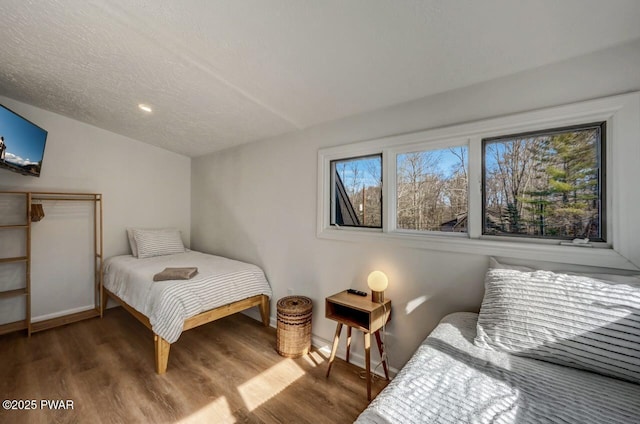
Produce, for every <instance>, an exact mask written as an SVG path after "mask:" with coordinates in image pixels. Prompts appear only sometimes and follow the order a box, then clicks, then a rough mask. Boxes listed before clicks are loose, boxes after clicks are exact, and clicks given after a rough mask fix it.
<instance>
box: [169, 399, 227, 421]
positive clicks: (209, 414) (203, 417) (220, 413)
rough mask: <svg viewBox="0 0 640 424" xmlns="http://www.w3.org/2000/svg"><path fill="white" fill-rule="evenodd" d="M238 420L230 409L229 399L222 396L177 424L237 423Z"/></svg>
mask: <svg viewBox="0 0 640 424" xmlns="http://www.w3.org/2000/svg"><path fill="white" fill-rule="evenodd" d="M235 422H236V419H235V417H234V416H233V413H232V412H231V409H230V408H229V402H227V398H226V397H224V396H222V397H219V398H218V399H216V400H214V401H213V402H211V403H209V404H207V405H205V406H204V407H202V408H200V409H199V410H197V411H196V412H194V413H193V414H191V415H189V416H188V417H185V418H183V419H181V420H180V421H177V422H176V424H196V423H224V424H232V423H235Z"/></svg>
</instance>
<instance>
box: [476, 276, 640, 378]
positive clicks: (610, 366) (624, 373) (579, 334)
mask: <svg viewBox="0 0 640 424" xmlns="http://www.w3.org/2000/svg"><path fill="white" fill-rule="evenodd" d="M602 275H605V274H600V276H602ZM625 278H627V279H631V278H632V277H625ZM474 343H475V344H476V346H479V347H484V348H490V349H496V350H501V351H504V352H508V353H512V354H515V355H520V356H528V357H532V358H536V359H541V360H544V361H549V362H555V363H559V364H562V365H568V366H572V367H575V368H582V369H587V370H591V371H595V372H598V373H600V374H605V375H609V376H613V377H617V378H621V379H625V380H629V381H632V382H636V383H640V284H639V283H634V282H633V280H630V281H629V282H627V283H621V282H613V281H607V280H605V279H600V278H599V279H594V278H590V277H587V276H580V275H569V274H558V273H554V272H550V271H535V272H523V271H518V270H509V269H490V270H489V271H488V272H487V276H486V279H485V297H484V299H483V301H482V307H481V309H480V315H479V317H478V324H477V335H476V338H475V341H474Z"/></svg>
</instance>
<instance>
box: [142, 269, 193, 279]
mask: <svg viewBox="0 0 640 424" xmlns="http://www.w3.org/2000/svg"><path fill="white" fill-rule="evenodd" d="M197 273H198V268H196V267H186V268H165V269H164V271H162V272H159V273H157V274H156V275H154V276H153V281H165V280H189V279H191V278H193V277H194V276H195V275H196V274H197Z"/></svg>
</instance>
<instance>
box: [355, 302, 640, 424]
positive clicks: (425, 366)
mask: <svg viewBox="0 0 640 424" xmlns="http://www.w3.org/2000/svg"><path fill="white" fill-rule="evenodd" d="M477 317H478V315H477V314H472V313H466V312H461V313H456V314H452V315H449V316H447V317H445V318H444V319H443V320H442V322H441V323H440V324H439V325H438V327H436V329H435V330H434V331H433V332H432V333H431V335H430V336H429V337H428V338H427V339H426V340H425V342H424V343H423V344H422V345H421V346H419V347H418V349H417V351H416V353H415V354H414V355H413V357H412V358H411V359H410V360H409V362H408V363H407V364H406V365H405V367H404V368H403V369H402V370H401V371H400V372H399V373H398V375H397V376H396V377H395V378H394V379H393V381H392V382H391V383H389V385H388V386H387V387H386V388H385V390H383V391H382V393H380V395H378V397H377V398H376V399H374V401H373V402H372V403H371V404H370V405H369V407H368V408H367V409H366V410H365V411H364V412H363V413H362V414H361V415H360V417H358V420H357V421H356V422H357V423H359V424H365V423H376V424H382V423H384V424H388V423H402V424H411V423H456V424H457V423H504V424H507V423H519V424H520V423H523V424H524V423H532V424H533V423H536V424H537V423H576V424H578V423H579V424H600V423H629V424H631V423H638V422H640V385H638V384H634V383H630V382H626V381H622V380H618V379H615V378H612V377H606V376H603V375H600V374H596V373H593V372H590V371H584V370H579V369H576V368H570V367H566V366H562V365H557V364H552V363H549V362H544V361H540V360H536V359H531V358H524V357H519V356H514V355H510V354H508V353H503V352H497V351H492V350H489V349H482V348H479V347H476V346H475V345H474V344H473V339H474V337H475V336H476V321H477Z"/></svg>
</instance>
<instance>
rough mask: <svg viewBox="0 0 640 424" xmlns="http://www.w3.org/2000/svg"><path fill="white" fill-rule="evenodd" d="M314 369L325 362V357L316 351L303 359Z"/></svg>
mask: <svg viewBox="0 0 640 424" xmlns="http://www.w3.org/2000/svg"><path fill="white" fill-rule="evenodd" d="M302 359H304V360H305V361H306V362H307V363H308V364H309V365H311V366H312V367H317V366H318V365H320V364H322V363H323V362H324V359H325V357H324V356H322V355H321V354H319V353H318V352H316V351H312V352H309V353H308V354H307V355H304V356H303V357H302Z"/></svg>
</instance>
